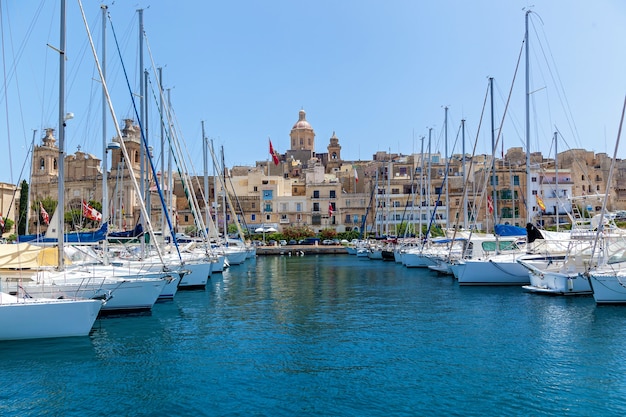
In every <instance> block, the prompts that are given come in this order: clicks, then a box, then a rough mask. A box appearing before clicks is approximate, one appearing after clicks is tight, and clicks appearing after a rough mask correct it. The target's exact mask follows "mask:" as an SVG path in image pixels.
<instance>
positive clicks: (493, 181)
mask: <svg viewBox="0 0 626 417" xmlns="http://www.w3.org/2000/svg"><path fill="white" fill-rule="evenodd" d="M491 185H498V176H497V175H492V176H491Z"/></svg>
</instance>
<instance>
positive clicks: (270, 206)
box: [263, 203, 272, 213]
mask: <svg viewBox="0 0 626 417" xmlns="http://www.w3.org/2000/svg"><path fill="white" fill-rule="evenodd" d="M263 211H265V212H266V213H267V212H271V211H272V204H271V203H266V204H265V210H263Z"/></svg>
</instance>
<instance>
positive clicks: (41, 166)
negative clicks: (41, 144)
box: [39, 158, 46, 171]
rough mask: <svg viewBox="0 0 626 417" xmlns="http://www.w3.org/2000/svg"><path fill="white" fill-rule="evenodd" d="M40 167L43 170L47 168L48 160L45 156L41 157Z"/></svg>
mask: <svg viewBox="0 0 626 417" xmlns="http://www.w3.org/2000/svg"><path fill="white" fill-rule="evenodd" d="M39 169H40V170H41V171H43V170H44V169H46V160H45V159H43V158H40V159H39Z"/></svg>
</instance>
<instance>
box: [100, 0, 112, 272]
mask: <svg viewBox="0 0 626 417" xmlns="http://www.w3.org/2000/svg"><path fill="white" fill-rule="evenodd" d="M100 9H101V10H102V66H101V67H102V78H103V79H104V80H105V82H106V73H107V67H106V62H107V60H106V46H107V43H106V27H107V18H106V13H107V6H106V5H104V4H103V5H102V6H100ZM106 119H107V95H106V92H105V91H104V85H103V87H102V221H103V222H104V223H108V222H110V218H109V215H110V213H111V210H109V189H108V183H107V181H108V179H109V178H108V171H109V169H108V168H109V157H108V151H107V122H106ZM107 245H108V241H107V239H106V238H105V239H104V240H103V241H102V248H103V251H102V252H103V253H104V258H103V259H104V264H105V265H106V264H108V263H109V257H108V253H107V252H108V249H107Z"/></svg>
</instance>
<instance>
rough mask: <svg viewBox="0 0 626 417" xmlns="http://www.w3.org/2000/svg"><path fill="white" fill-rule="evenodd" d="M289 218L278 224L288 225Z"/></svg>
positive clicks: (281, 220)
mask: <svg viewBox="0 0 626 417" xmlns="http://www.w3.org/2000/svg"><path fill="white" fill-rule="evenodd" d="M289 223H290V221H289V217H287V218H286V219H280V224H289Z"/></svg>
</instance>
